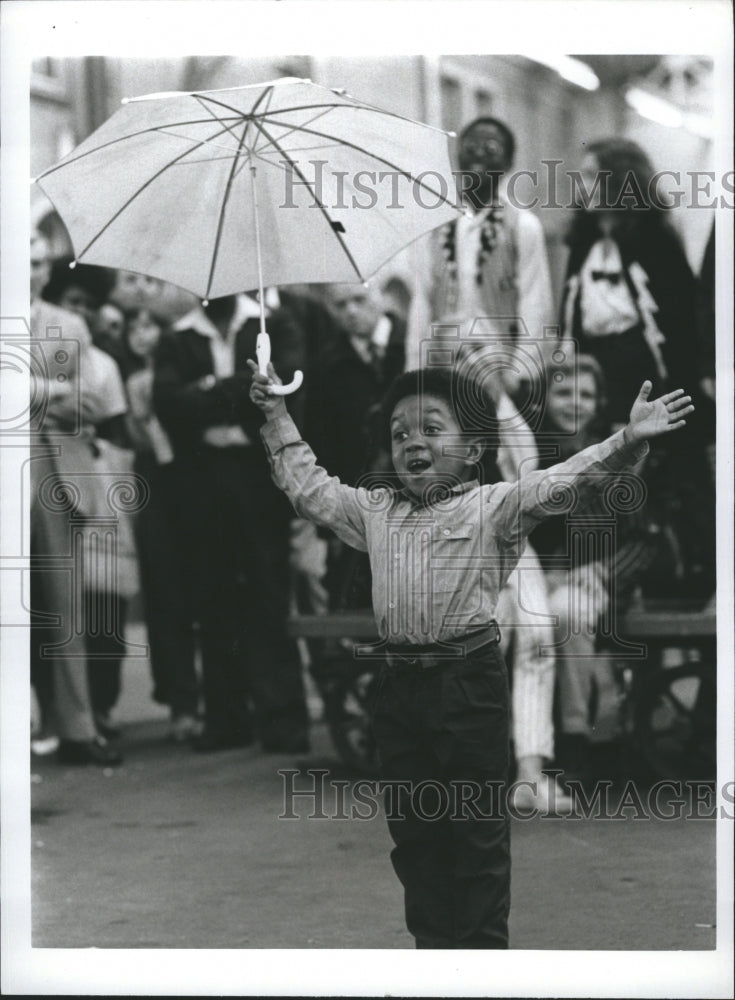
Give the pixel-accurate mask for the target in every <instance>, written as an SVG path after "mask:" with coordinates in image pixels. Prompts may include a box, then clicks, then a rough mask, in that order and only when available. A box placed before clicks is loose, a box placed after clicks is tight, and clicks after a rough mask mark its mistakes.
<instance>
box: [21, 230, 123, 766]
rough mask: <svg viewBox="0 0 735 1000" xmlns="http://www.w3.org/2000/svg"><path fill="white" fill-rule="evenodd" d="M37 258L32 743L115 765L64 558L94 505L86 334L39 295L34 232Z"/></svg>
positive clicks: (70, 759) (35, 241) (71, 757)
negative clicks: (76, 521)
mask: <svg viewBox="0 0 735 1000" xmlns="http://www.w3.org/2000/svg"><path fill="white" fill-rule="evenodd" d="M31 258H32V263H31V334H32V337H33V339H34V351H33V353H34V356H35V358H36V361H37V365H38V369H37V371H38V374H37V376H36V379H37V384H36V386H35V388H36V389H37V390H38V391H37V393H35V395H37V396H38V398H40V399H41V400H42V405H43V411H42V413H43V422H42V424H41V427H40V432H39V433H38V436H37V437H34V442H33V446H32V449H31V459H32V460H31V556H32V562H31V605H32V609H33V611H32V614H31V679H32V681H33V684H34V687H35V689H36V693H37V697H38V702H39V708H40V717H41V718H40V731H39V732H38V733H37V734H36V738H35V739H34V741H33V743H34V744H35V747H34V749H36V750H37V751H45V752H48V751H49V750H53V749H54V746H55V744H56V740H55V739H54V736H55V734H57V735H58V738H59V740H60V742H59V744H58V756H59V760H60V761H61V762H63V763H68V764H86V763H94V764H98V765H100V766H110V765H115V764H119V763H120V762H121V759H122V758H121V757H120V754H119V753H118V751H117V750H116V749H115V748H114V747H112V746H111V745H110V744H109V743H107V741H106V740H105V738H104V737H103V736H101V735H100V734H98V732H97V730H96V727H95V720H94V718H93V710H92V704H91V701H90V695H89V688H88V675H87V655H88V642H87V638H88V637H87V636H86V634H85V631H84V630H83V629H79V628H78V627H76V623H77V620H78V612H79V609H78V607H77V605H76V602H77V600H78V595H79V589H80V582H81V581H80V575H79V574H80V572H81V567H80V564H79V563H78V562H77V561H76V560H75V562H74V565H73V567H71V572H70V567H69V565H68V560H69V559H70V558H72V553H73V551H74V549H73V545H72V529H71V521H70V515H71V514H72V513H75V514H77V515H79V516H83V515H85V514H86V513H89V512H91V508H92V505H91V503H90V495H89V491H86V490H84V488H83V487H84V485H85V483H86V482H87V481H88V478H87V477H89V476H92V477H93V476H94V474H95V473H96V467H95V463H94V457H95V456H94V440H93V435H92V434H91V432H90V417H91V413H92V410H93V407H94V400H93V399H92V397H91V396H87V395H85V394H84V393H82V392H80V385H81V381H82V377H81V369H82V366H83V359H84V358H85V357H86V354H87V352H88V351H89V350H90V349H91V343H90V334H89V330H88V328H87V326H86V324H85V322H84V321H83V320H82V319H81V318H80V317H79V316H77V315H75V314H73V313H70V312H68V311H66V310H64V309H61V308H59V307H58V306H56V305H50V304H49V303H48V302H45V301H44V300H42V299H41V298H40V297H39V296H40V293H41V291H42V290H43V288H44V286H45V284H46V278H47V276H48V275H49V274H50V262H49V259H48V245H47V243H46V241H45V240H44V239H43V237H41V236H40V235H38V234H36V235H34V236H33V237H32V238H31ZM59 333H60V335H59ZM49 563H53V564H55V565H49ZM65 563H66V564H65ZM70 584H71V585H70ZM85 610H86V609H85ZM85 621H86V619H85ZM54 730H55V733H54Z"/></svg>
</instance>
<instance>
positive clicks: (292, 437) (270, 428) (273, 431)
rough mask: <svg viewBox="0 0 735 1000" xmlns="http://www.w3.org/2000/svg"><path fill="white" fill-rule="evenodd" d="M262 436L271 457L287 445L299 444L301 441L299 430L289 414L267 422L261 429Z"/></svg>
mask: <svg viewBox="0 0 735 1000" xmlns="http://www.w3.org/2000/svg"><path fill="white" fill-rule="evenodd" d="M260 436H261V437H262V439H263V444H264V445H265V446H266V448H267V449H268V451H269V452H270V453H271V455H275V454H276V452H278V451H280V450H281V449H282V448H285V447H286V445H289V444H298V442H299V441H300V440H301V434H300V433H299V429H298V427H297V426H296V424H295V423H294V422H293V420H292V419H291V417H290V416H288V414H286V415H285V416H283V417H276V419H275V420H266V422H265V423H264V424H263V426H262V427H261V429H260Z"/></svg>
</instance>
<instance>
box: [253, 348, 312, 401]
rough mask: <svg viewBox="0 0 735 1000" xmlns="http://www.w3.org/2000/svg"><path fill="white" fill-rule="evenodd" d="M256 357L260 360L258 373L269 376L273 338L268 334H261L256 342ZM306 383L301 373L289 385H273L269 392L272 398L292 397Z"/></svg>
mask: <svg viewBox="0 0 735 1000" xmlns="http://www.w3.org/2000/svg"><path fill="white" fill-rule="evenodd" d="M255 356H256V358H257V359H258V371H259V372H260V374H261V375H267V374H268V363H269V362H270V359H271V338H270V337H269V336H268V334H267V333H259V334H258V339H257V340H256V341H255ZM303 381H304V374H303V372H300V371H295V372H294V373H293V378H292V379H291V381H290V382H289V383H288V385H272V386H270V387H269V389H268V391H269V392H270V394H271V395H272V396H290V395H291V393H292V392H296V390H297V389H299V388H300V387H301V383H302V382H303Z"/></svg>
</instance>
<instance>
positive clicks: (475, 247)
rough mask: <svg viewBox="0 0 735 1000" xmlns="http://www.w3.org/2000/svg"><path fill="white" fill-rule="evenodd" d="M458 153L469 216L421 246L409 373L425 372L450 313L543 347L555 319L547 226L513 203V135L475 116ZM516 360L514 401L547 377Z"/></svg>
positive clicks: (508, 376)
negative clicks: (525, 382)
mask: <svg viewBox="0 0 735 1000" xmlns="http://www.w3.org/2000/svg"><path fill="white" fill-rule="evenodd" d="M458 154H459V169H460V173H459V179H460V181H461V182H462V189H463V192H464V201H465V204H466V207H467V209H468V214H467V215H465V216H462V217H460V218H459V219H458V220H457V221H456V222H452V223H450V224H449V225H447V226H445V227H443V228H442V229H440V230H438V231H435V233H433V234H431V236H430V237H429V238H428V239H426V240H424V241H422V242H421V243H420V244H417V249H418V250H420V252H421V253H423V254H424V256H425V257H427V258H428V259H426V260H424V262H423V263H420V264H419V271H420V275H421V288H420V290H419V291H417V293H416V295H415V296H414V299H413V302H412V304H411V310H410V318H409V336H408V341H407V351H406V354H407V357H406V363H407V367H408V368H418V367H420V365H421V364H422V360H421V357H420V344H421V342H422V341H425V340H426V339H427V338H429V337H430V336H431V324H432V323H437V322H440V321H442V318H443V317H445V316H446V315H447V314H453V315H457V314H459V315H461V316H464V317H465V318H467V319H470V318H472V319H478V318H480V317H484V318H489V320H490V321H492V324H493V326H494V327H495V328H496V329H497V332H498V334H499V335H500V336H502V337H503V339H505V340H507V341H509V342H510V343H511V344H512V345H516V347H518V346H520V345H518V339H519V337H521V338H523V337H530V338H532V340H533V341H534V342H536V343H538V342H541V341H542V340H543V336H544V327H545V326H547V325H548V324H550V323H552V322H553V320H554V304H553V298H552V292H551V278H550V274H549V265H548V260H547V256H546V246H545V242H544V234H543V229H542V227H541V223H540V222H539V220H538V218H537V217H536V216H535V215H533V214H532V212H530V211H527V210H522V209H519V208H518V207H516V206H515V205H513V204H511V203H510V201H509V200H508V198H507V190H506V180H505V174H506V172H507V171H508V170H509V169H510V168H511V166H512V165H513V161H514V156H515V137H514V135H513V133H512V131H511V130H510V129H509V128H508V126H507V125H505V124H504V123H503V122H501V121H498V119H496V118H489V117H483V118H477V119H475V120H474V121H472V122H470V123H469V124H468V125H466V126H465V128H464V129H463V130H462V132H461V134H460V137H459V140H458ZM518 361H519V362H520V363H518V364H515V363H514V364H509V365H507V366H506V367H505V369H504V378H505V380H506V389H507V390H508V391H509V392H510V393H511V395H512V394H513V393H514V391H515V388H516V386H517V382H518V380H519V379H520V378H523V377H524V376H525V377H526V378H527V379H530V380H535V379H541V377H542V372H541V371H528V365H527V364H523V363H522V355H519V358H518ZM514 369H515V370H514Z"/></svg>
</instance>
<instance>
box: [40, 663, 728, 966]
mask: <svg viewBox="0 0 735 1000" xmlns="http://www.w3.org/2000/svg"><path fill="white" fill-rule="evenodd" d="M148 688H149V680H148V675H147V668H146V666H145V662H144V661H141V660H138V661H133V660H128V661H127V662H126V664H125V694H124V697H123V699H122V702H121V704H120V706H119V712H118V715H119V717H120V718H121V719H122V720H128V721H127V722H126V725H125V732H124V737H123V746H124V751H125V763H124V765H123V767H121V768H119V769H115V770H109V771H102V770H99V769H97V768H94V767H89V768H70V767H62V766H60V765H58V764H57V763H55V761H53V760H49V759H42V760H40V761H39V760H37V759H36V760H34V762H33V784H32V805H33V825H32V836H33V943H34V946H40V947H52V948H58V947H89V946H94V947H97V948H120V947H139V948H388V949H399V948H410V947H411V946H412V939H411V938H410V937H409V935H408V933H407V932H406V930H405V928H404V924H403V913H402V899H401V891H400V887H399V884H398V882H397V880H396V878H395V876H394V874H393V871H392V867H391V865H390V861H389V857H388V852H389V850H390V841H389V837H388V833H387V829H386V826H385V821H384V819H383V818H382V816H378V817H377V818H376V819H374V820H371V821H359V820H351V821H350V820H339V819H328V820H308V819H306V818H303V817H305V816H306V814H307V813H309V812H311V811H312V806H311V803H310V801H308V800H298V801H296V802H295V805H294V808H295V811H296V812H297V813H298V814H299V815H300V816H302V818H300V819H297V820H286V819H279V815H280V814H281V813H282V812H283V809H284V806H283V789H284V780H283V778H282V777H281V776H279V774H278V771H279V769H284V768H294V767H296V768H299V769H301V770H303V769H305V768H307V767H309V768H320V767H321V768H328V769H330V771H331V778H332V779H339V778H344V779H345V780H349V779H350V777H351V776H350V775H349V774H345V773H344V771H343V770H342V769H341V768H340V765H339V763H338V761H337V760H336V758H335V755H334V753H333V750H332V748H331V744H330V741H329V737H328V734H327V732H326V729H325V728H324V726H323V725H322V724H321V723H319V722H318V721H317V722H315V725H314V730H313V741H312V742H313V747H312V751H311V753H310V754H309V755H308V756H307V757H305V758H303V759H300V760H295V759H293V758H289V757H287V756H265V755H263V754H261V753H260V752H259V751H258V750H257V749H250V748H248V749H242V750H232V751H228V752H225V753H219V754H215V755H209V756H200V755H197V754H193V753H192V752H191V751H190V750H189V749H188V748H186V747H179V746H175V745H173V744H171V743H169V742H167V740H166V723H165V719H164V718H163V716H162V712H161V710H160V709H157V708H155V707H152V706H151V705H150V703H149V702H148V700H147V697H148ZM312 709H313V714H316V713H317V710H318V705H317V703H316V701H315V699H313V698H312ZM306 781H307V779H306V778H305V777H303V776H302V777H301V778H300V779H299V782H300V784H299V787H303V786H304V784H305V782H306ZM331 787H332V786H329V785H328V786H327V788H328V789H329V788H331ZM351 787H352V786H351V785H348V787H347V792H346V797H345V805H346V808H347V811H348V812H349V809H350V804H351V803H352V801H353V800H352V798H351ZM335 811H336V802H334V800H333V795H332V796H330V795H328V796H327V800H326V803H325V812H326V813H328V814H331V813H334V812H335ZM631 814H632V810H629V811H628V813H627V815H629V816H630V815H631ZM512 837H513V907H512V923H511V945H512V947H513V948H517V949H625V950H657V949H667V950H668V949H686V950H691V949H696V950H699V949H709V948H712V947H713V946H714V943H715V930H714V928H713V925H714V923H715V850H714V848H715V824H714V822H713V821H712V820H707V819H700V820H693V819H689V820H687V819H678V820H672V821H666V822H665V821H661V820H657V819H655V818H653V819H647V820H638V821H636V820H632V819H630V818H629V819H627V820H622V821H621V820H618V821H612V820H607V821H605V820H600V819H597V820H595V819H575V820H570V819H554V820H547V819H540V818H535V819H533V820H530V821H522V820H514V822H513V831H512Z"/></svg>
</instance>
